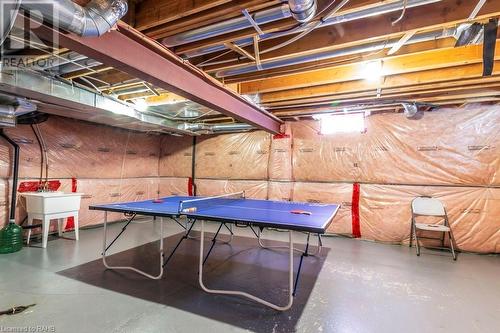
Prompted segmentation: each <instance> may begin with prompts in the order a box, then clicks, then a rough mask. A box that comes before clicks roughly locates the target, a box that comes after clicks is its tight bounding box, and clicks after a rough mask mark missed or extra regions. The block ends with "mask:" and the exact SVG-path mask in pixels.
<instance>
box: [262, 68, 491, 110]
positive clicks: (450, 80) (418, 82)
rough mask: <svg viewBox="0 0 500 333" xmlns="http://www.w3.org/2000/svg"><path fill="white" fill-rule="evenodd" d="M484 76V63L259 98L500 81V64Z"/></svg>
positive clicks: (291, 98) (264, 95) (317, 87)
mask: <svg viewBox="0 0 500 333" xmlns="http://www.w3.org/2000/svg"><path fill="white" fill-rule="evenodd" d="M481 74H482V64H471V65H463V66H456V67H449V68H441V69H434V70H427V71H421V72H415V73H406V74H400V75H393V76H386V77H385V78H384V80H383V82H373V81H368V80H356V81H346V82H339V83H332V84H325V85H321V86H315V87H305V88H298V89H291V90H283V91H276V92H269V93H263V94H261V95H260V100H261V103H263V104H267V103H272V102H276V101H285V100H297V99H301V98H312V97H322V96H329V95H334V94H339V93H349V92H363V91H374V90H377V89H378V88H380V89H382V91H387V90H388V89H411V88H413V87H415V86H418V87H436V88H440V87H443V86H447V85H450V84H451V85H455V84H456V85H460V84H472V83H480V82H489V81H496V80H497V79H498V78H497V76H498V75H500V61H497V62H496V63H495V67H494V73H493V77H492V78H482V76H481ZM462 82H463V83H462Z"/></svg>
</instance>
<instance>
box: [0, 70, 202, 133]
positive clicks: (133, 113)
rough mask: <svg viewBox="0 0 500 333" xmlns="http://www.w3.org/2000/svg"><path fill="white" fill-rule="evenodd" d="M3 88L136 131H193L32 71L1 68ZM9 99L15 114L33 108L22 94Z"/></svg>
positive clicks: (41, 106)
mask: <svg viewBox="0 0 500 333" xmlns="http://www.w3.org/2000/svg"><path fill="white" fill-rule="evenodd" d="M0 88H1V91H2V92H4V93H5V94H9V95H17V96H19V95H21V96H26V97H27V98H29V99H30V101H35V102H36V103H37V104H34V103H31V105H34V106H35V107H38V110H40V111H42V112H45V113H50V114H54V115H58V116H63V117H70V118H74V119H80V120H85V121H90V122H94V123H99V124H106V125H110V126H114V127H120V128H125V129H130V130H136V131H144V132H151V131H153V132H168V133H171V132H177V133H182V134H189V135H192V134H194V133H192V132H189V131H182V130H181V129H178V128H177V127H178V122H175V121H171V120H169V119H167V118H166V117H162V116H161V115H151V114H147V113H145V112H141V111H140V110H137V109H136V108H134V107H132V106H131V105H130V104H127V103H124V102H122V101H120V100H117V99H113V98H111V97H107V96H103V95H101V94H97V93H95V92H93V91H90V90H88V89H85V88H83V87H81V86H79V85H77V84H69V83H66V82H64V81H60V80H55V79H53V78H51V77H47V76H42V75H39V74H36V73H34V72H31V71H30V72H29V71H23V70H5V69H4V70H2V71H0ZM2 96H7V95H4V94H0V105H1V104H6V102H5V100H4V99H2ZM10 98H16V101H17V102H15V103H16V104H14V106H15V107H17V108H16V113H15V116H18V115H20V113H19V112H20V110H24V111H27V110H28V109H29V108H30V101H26V100H25V101H23V100H22V99H20V98H19V97H10ZM7 104H11V102H10V101H9V102H7ZM9 110H10V109H9Z"/></svg>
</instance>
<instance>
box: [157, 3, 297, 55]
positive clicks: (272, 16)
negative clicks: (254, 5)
mask: <svg viewBox="0 0 500 333" xmlns="http://www.w3.org/2000/svg"><path fill="white" fill-rule="evenodd" d="M291 16H292V13H291V12H290V8H289V7H288V5H286V4H283V5H281V6H279V7H274V8H271V9H266V10H262V11H259V12H257V13H255V14H253V15H252V18H253V20H254V21H255V22H256V23H257V24H259V25H260V24H266V23H269V22H274V21H277V20H281V19H284V18H288V17H291ZM247 28H252V23H251V22H250V21H248V20H247V19H246V17H244V16H241V17H237V18H234V19H231V20H227V21H223V22H219V23H215V24H212V25H208V26H205V27H201V28H198V29H192V30H189V31H186V32H183V33H180V34H177V35H174V36H170V37H166V38H164V39H163V41H162V43H163V44H164V45H165V46H167V47H174V46H178V45H182V44H186V43H192V42H196V41H199V40H202V39H206V38H210V37H215V36H220V35H223V34H226V33H229V32H234V31H238V30H243V29H247Z"/></svg>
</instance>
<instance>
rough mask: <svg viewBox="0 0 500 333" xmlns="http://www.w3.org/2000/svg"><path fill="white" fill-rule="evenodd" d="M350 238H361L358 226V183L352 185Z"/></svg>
mask: <svg viewBox="0 0 500 333" xmlns="http://www.w3.org/2000/svg"><path fill="white" fill-rule="evenodd" d="M351 209H352V236H353V237H354V238H359V237H361V228H360V225H359V183H354V184H352V206H351Z"/></svg>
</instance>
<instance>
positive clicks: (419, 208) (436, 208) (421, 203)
mask: <svg viewBox="0 0 500 333" xmlns="http://www.w3.org/2000/svg"><path fill="white" fill-rule="evenodd" d="M411 210H412V212H413V214H416V215H425V216H445V215H446V211H445V209H444V206H443V204H442V203H441V201H439V200H438V199H435V198H431V197H416V198H415V199H413V201H412V202H411Z"/></svg>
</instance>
